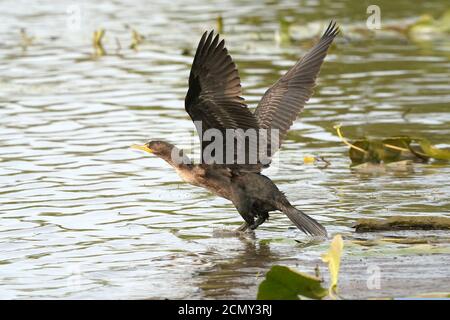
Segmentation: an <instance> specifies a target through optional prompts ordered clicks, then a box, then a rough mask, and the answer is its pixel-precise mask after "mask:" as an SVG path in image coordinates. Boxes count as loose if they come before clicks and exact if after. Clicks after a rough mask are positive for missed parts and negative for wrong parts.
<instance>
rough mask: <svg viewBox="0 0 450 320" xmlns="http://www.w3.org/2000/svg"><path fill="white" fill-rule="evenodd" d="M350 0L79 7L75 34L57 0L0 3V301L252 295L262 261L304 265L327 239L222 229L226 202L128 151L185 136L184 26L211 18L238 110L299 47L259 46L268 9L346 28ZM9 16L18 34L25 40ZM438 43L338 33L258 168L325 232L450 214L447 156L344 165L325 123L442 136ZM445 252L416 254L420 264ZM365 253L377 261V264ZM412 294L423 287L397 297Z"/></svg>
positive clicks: (433, 7)
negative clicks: (99, 36) (231, 68)
mask: <svg viewBox="0 0 450 320" xmlns="http://www.w3.org/2000/svg"><path fill="white" fill-rule="evenodd" d="M361 3H362V4H361V5H354V3H353V2H352V3H351V2H350V1H348V2H345V1H344V2H337V3H336V2H335V1H275V2H268V3H265V4H264V3H262V2H254V3H248V2H244V1H228V2H226V3H225V4H223V3H220V4H219V3H215V2H214V1H202V2H200V3H198V4H196V5H192V4H191V3H190V4H189V6H186V5H183V6H181V1H175V2H173V1H172V2H171V4H170V5H168V4H167V2H165V1H157V2H152V4H151V5H150V4H148V3H146V2H145V1H133V2H132V3H130V2H126V3H125V1H114V2H102V3H95V4H94V3H90V2H89V3H88V2H82V3H81V4H80V10H81V12H82V15H81V24H80V26H79V28H74V27H73V26H68V25H67V14H66V12H67V7H68V6H69V5H72V2H71V1H68V2H66V3H65V2H64V1H62V2H57V3H54V2H50V1H48V2H45V1H44V2H40V4H39V5H36V6H32V5H30V3H29V2H28V1H14V2H9V1H7V2H4V5H2V9H4V10H2V12H3V13H2V19H3V22H2V24H1V25H0V34H1V38H2V42H1V43H0V57H1V59H2V63H1V64H0V74H1V77H0V85H1V90H0V147H1V149H0V150H1V151H0V183H1V188H0V218H1V220H0V221H1V223H0V253H1V254H0V283H1V285H0V297H1V298H26V297H33V298H48V297H51V298H201V297H210V298H223V297H235V298H253V297H255V294H254V293H255V290H256V285H257V284H258V283H259V282H260V281H261V279H262V277H263V275H264V273H265V272H266V270H267V269H268V268H269V267H270V266H271V265H273V264H283V263H284V264H288V265H292V266H295V265H296V264H298V265H299V267H300V268H301V269H302V270H306V271H308V270H312V269H313V268H314V266H315V264H316V263H319V261H320V254H321V253H322V252H323V251H325V248H326V246H327V244H323V243H322V244H320V243H319V244H316V243H312V244H310V245H307V246H302V245H299V244H298V243H297V242H295V241H294V240H293V239H294V238H295V239H303V241H305V238H304V235H303V234H301V233H300V232H298V231H297V230H295V229H293V228H291V224H290V223H289V221H288V220H287V219H286V218H285V217H283V216H281V215H277V214H273V215H272V217H271V219H270V221H268V222H267V223H266V224H264V225H263V226H262V227H260V229H258V231H257V232H256V234H255V235H254V236H253V237H252V236H251V235H245V236H242V237H236V236H223V235H221V234H220V232H219V235H217V230H219V231H220V230H221V228H223V226H224V225H226V227H225V228H226V229H231V228H234V227H236V226H238V225H239V224H240V222H241V221H240V217H239V215H238V214H237V213H236V212H235V209H234V207H233V206H232V205H231V204H229V203H228V202H226V201H225V200H223V199H218V198H216V197H214V196H211V195H210V194H208V193H206V192H205V191H204V190H201V189H198V188H194V187H191V186H188V185H185V184H182V183H180V181H179V178H178V177H177V176H176V174H175V173H174V172H172V170H171V169H170V168H168V167H167V166H166V165H165V164H164V163H163V162H162V161H161V160H159V159H156V158H154V157H149V156H145V155H144V154H141V153H137V152H134V151H132V150H130V149H129V146H130V145H131V144H132V143H137V142H145V141H147V140H149V139H150V138H151V139H164V140H169V141H171V142H173V143H176V144H177V145H178V146H180V147H184V148H187V149H189V150H192V149H195V148H196V147H197V142H196V141H195V139H196V137H195V134H194V132H193V129H194V128H193V125H192V123H191V121H190V120H189V118H188V116H187V114H186V113H185V111H184V107H183V101H184V95H185V92H186V89H187V88H186V85H187V76H188V73H189V67H190V63H191V61H192V52H193V50H194V48H195V45H196V43H197V41H198V40H199V37H200V35H201V34H202V32H203V31H204V30H205V29H210V28H214V27H215V19H216V17H217V15H218V14H219V13H220V14H222V16H223V17H224V24H225V34H224V36H225V38H226V40H227V44H228V47H229V49H230V51H231V53H232V55H233V57H234V58H235V60H236V61H237V64H238V66H239V68H240V70H241V77H242V82H243V87H244V95H245V98H246V99H247V101H248V103H249V104H250V105H251V106H252V107H254V106H255V105H256V104H257V102H258V100H259V97H260V96H261V95H262V94H263V93H264V91H265V90H266V88H267V87H268V86H269V85H270V84H272V83H273V82H274V81H275V80H276V79H277V78H278V77H279V76H280V74H281V73H282V72H283V71H284V70H285V69H286V68H287V67H288V66H290V65H292V64H293V63H294V61H295V60H296V59H297V57H298V56H299V55H301V54H303V53H304V52H305V49H306V48H308V47H309V46H310V44H309V42H308V43H307V44H304V43H301V42H300V43H292V44H290V45H285V46H276V44H275V42H274V36H273V35H274V33H275V31H276V29H277V28H278V20H279V18H280V17H281V16H287V17H290V18H291V19H292V20H293V21H294V23H296V24H298V25H304V24H306V23H308V22H316V23H317V22H322V21H328V20H329V19H331V18H336V19H337V20H338V21H339V22H340V23H342V24H344V26H345V25H346V24H350V23H360V24H363V23H364V21H365V20H364V19H365V17H366V13H365V12H366V7H367V5H368V4H365V3H364V1H363V2H361ZM379 5H380V6H381V9H382V14H383V19H404V18H410V17H412V16H418V15H420V14H422V13H425V12H429V13H432V14H436V13H440V12H442V11H443V10H444V9H445V1H435V2H433V3H427V4H426V5H424V6H423V7H420V6H410V5H409V2H408V1H398V2H388V1H381V3H380V4H379ZM180 8H182V10H181V9H180ZM125 24H128V25H129V26H131V27H133V28H135V29H137V30H139V32H141V33H142V34H143V35H144V36H145V41H144V43H143V44H141V45H140V46H139V50H138V51H134V50H131V49H129V48H128V46H129V44H130V43H131V38H130V30H129V28H127V27H126V26H125ZM100 27H103V28H105V29H106V36H105V37H106V39H105V49H106V51H107V53H108V55H106V56H104V57H101V58H98V59H92V57H91V55H92V48H91V46H90V44H91V36H92V32H93V30H95V29H98V28H100ZM20 28H26V30H27V33H28V34H29V35H30V36H33V37H34V38H35V39H34V40H33V43H32V45H31V46H29V47H28V48H27V49H26V50H22V48H21V47H20V45H19V43H20V39H19V30H20ZM344 28H345V27H344ZM116 38H117V40H116ZM305 41H309V40H305ZM117 43H120V44H121V49H120V50H119V54H116V52H117V50H118V48H117ZM449 48H450V46H449V43H448V38H447V39H446V40H443V39H440V40H439V41H431V42H429V43H427V44H426V46H424V45H423V44H420V43H414V42H410V41H408V40H407V39H406V38H400V39H396V38H387V39H384V38H373V37H369V38H367V39H358V40H355V39H352V38H351V37H342V38H340V39H339V40H338V41H337V45H336V46H335V47H334V48H333V49H332V50H331V52H330V54H329V56H328V58H327V61H326V63H325V66H324V67H323V69H322V74H321V76H320V82H319V86H318V88H317V90H316V94H315V96H314V97H313V98H312V99H311V100H310V103H309V104H308V106H307V108H306V110H305V112H304V113H303V114H302V116H301V120H302V121H298V122H296V123H295V124H294V126H293V130H292V131H291V132H290V134H289V139H288V141H287V142H286V143H285V145H284V148H283V150H282V151H281V152H280V153H279V157H280V158H279V160H280V163H279V166H278V167H276V168H273V169H270V170H268V171H267V172H266V174H267V175H269V176H271V177H272V178H273V179H274V181H276V182H277V184H278V186H279V187H280V189H282V190H283V191H285V192H286V194H287V195H288V197H289V199H291V200H292V202H293V204H295V205H297V206H298V207H300V208H301V209H302V210H304V211H305V212H307V213H309V214H311V215H312V216H313V217H315V218H316V219H317V220H319V221H320V222H321V223H323V224H324V225H325V226H326V227H327V229H328V230H329V233H330V234H334V233H337V232H340V233H345V234H348V233H349V232H351V230H352V229H351V225H352V223H353V221H354V219H355V218H358V217H362V216H364V217H383V216H389V215H392V214H400V215H401V214H405V215H406V214H419V215H449V212H450V203H449V201H448V199H449V195H450V182H449V181H450V180H449V177H450V167H449V166H448V165H447V164H429V165H416V166H415V167H414V171H413V172H410V173H401V174H399V173H392V174H384V175H378V176H372V175H365V174H357V173H352V172H351V171H350V170H349V168H348V165H349V161H348V159H347V156H346V147H345V146H344V145H342V144H341V143H340V142H339V140H338V139H337V137H336V136H335V133H334V130H333V125H335V124H336V123H342V124H343V130H344V132H345V134H346V136H348V137H351V138H353V137H358V136H375V137H385V136H393V135H413V136H422V137H426V138H428V139H429V140H431V141H433V142H434V143H437V144H440V146H441V147H448V146H449V144H448V143H449V142H448V137H449V136H450V125H449V123H450V113H449V112H448V106H449V103H450V90H449V89H450V88H449V83H448V78H449V71H448V70H449V66H450V62H449V56H450V50H449ZM186 53H187V54H186ZM192 141H194V142H192ZM306 154H313V155H323V156H325V157H326V158H327V159H328V160H329V161H330V162H331V164H332V165H331V166H330V167H328V168H327V169H320V168H317V167H315V166H313V165H304V164H303V156H304V155H306ZM225 233H226V232H225ZM447 257H448V255H446V256H445V257H443V256H442V254H441V255H439V254H438V255H430V256H429V257H427V259H425V260H423V261H424V265H425V264H426V265H428V266H433V263H438V261H440V262H439V263H442V261H447V260H448V259H447ZM348 259H354V263H355V264H357V263H359V262H360V257H358V256H356V257H353V258H352V256H349V257H348ZM445 259H447V260H445ZM364 263H367V261H365V262H364ZM378 263H380V264H381V266H382V267H383V266H384V264H385V260H382V259H381V260H380V261H379V262H378ZM400 263H401V262H400ZM344 265H345V264H344ZM362 265H364V264H362ZM360 267H361V266H360ZM397 269H399V270H400V269H401V267H400V268H397ZM353 270H356V269H353ZM358 270H361V273H364V272H365V270H364V268H363V267H361V268H360V269H358ZM386 270H389V269H386ZM423 270H424V271H423V272H426V273H423V274H426V275H427V277H430V278H432V279H434V280H433V281H434V284H437V283H439V284H440V285H446V281H445V279H447V281H448V279H449V278H450V274H449V273H448V268H447V269H446V271H445V269H443V270H440V271H439V272H438V271H437V270H436V269H433V268H432V267H429V268H428V269H427V268H425V267H424V269H423ZM386 272H388V271H386ZM397 272H398V271H397ZM351 274H352V273H351V272H350V273H349V277H350V278H349V279H348V281H350V282H351V281H352V278H351V276H350V275H351ZM359 276H361V275H359ZM394 276H395V274H394ZM401 277H406V275H401ZM443 279H444V280H443ZM342 281H343V284H344V286H345V284H346V283H350V282H345V281H346V279H345V277H344V278H343V280H342ZM434 284H433V286H432V287H431V288H432V289H433V288H436V285H434ZM348 287H350V288H352V287H351V286H348ZM447 287H448V283H447ZM437 289H439V287H438V288H437ZM417 290H423V288H422V287H420V286H419V287H416V288H413V289H411V290H410V291H406V293H411V292H414V291H417ZM432 291H439V290H432ZM400 293H405V292H400ZM359 294H362V295H363V296H364V295H365V293H364V292H362V293H359ZM371 294H372V293H371ZM351 295H357V293H352V292H349V293H347V296H351ZM368 295H370V294H368Z"/></svg>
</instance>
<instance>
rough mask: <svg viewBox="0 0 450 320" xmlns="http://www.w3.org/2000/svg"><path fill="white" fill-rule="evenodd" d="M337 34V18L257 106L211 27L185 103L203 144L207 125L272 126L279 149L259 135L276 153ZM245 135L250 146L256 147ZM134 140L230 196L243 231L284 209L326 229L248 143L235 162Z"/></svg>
mask: <svg viewBox="0 0 450 320" xmlns="http://www.w3.org/2000/svg"><path fill="white" fill-rule="evenodd" d="M338 33H339V28H338V27H337V26H336V23H335V22H333V21H332V22H331V23H330V24H329V26H328V28H327V29H326V31H325V33H324V34H323V36H322V37H321V39H320V40H319V41H318V43H317V44H316V45H315V46H314V47H313V48H312V49H311V50H310V51H309V52H308V53H306V54H305V55H304V57H303V58H301V59H300V60H299V61H298V62H297V63H296V64H295V65H294V66H293V67H292V68H291V69H290V70H289V71H288V72H287V73H286V74H285V75H284V76H283V77H281V78H280V79H279V80H278V81H277V82H276V83H275V84H274V85H273V86H272V87H271V88H269V89H268V90H267V91H266V93H265V94H264V96H263V97H262V99H261V101H260V102H259V104H258V106H257V108H256V110H255V112H254V113H252V112H251V111H250V110H249V109H248V108H247V106H246V104H245V103H244V99H243V98H241V94H242V93H241V84H240V78H239V74H238V70H237V67H236V65H235V63H234V62H233V60H232V59H231V56H230V55H229V54H228V51H227V49H226V48H225V43H224V40H221V41H219V35H216V36H214V31H211V32H209V33H208V32H205V33H204V34H203V36H202V38H201V40H200V43H199V45H198V47H197V51H196V53H195V57H194V61H193V64H192V68H191V72H190V76H189V89H188V92H187V95H186V99H185V108H186V111H187V113H188V114H189V116H190V117H191V119H192V121H194V123H195V125H196V127H197V131H198V133H199V136H200V140H201V147H202V151H205V149H206V148H208V143H207V141H204V139H203V137H204V134H205V132H207V130H209V129H216V130H218V131H219V132H221V133H225V131H226V130H228V129H243V130H248V129H254V130H261V129H265V130H273V129H275V130H273V131H271V132H276V134H277V136H276V137H275V138H277V139H278V146H276V148H275V147H274V146H271V145H270V143H269V142H266V141H268V140H269V139H268V138H266V140H258V141H265V143H266V144H267V146H268V147H269V149H270V148H272V149H270V153H269V156H272V155H273V153H274V152H276V150H277V149H278V148H279V144H280V143H281V141H283V139H284V138H285V137H286V133H287V131H288V130H289V128H290V126H291V125H292V123H293V121H294V120H295V119H296V117H297V115H298V114H299V113H300V112H301V111H302V110H303V107H304V105H305V104H306V102H307V101H308V100H309V98H310V97H311V96H312V94H313V88H314V86H315V80H316V78H317V75H318V74H319V71H320V67H321V65H322V63H323V60H324V58H325V56H326V54H327V50H328V48H329V47H330V45H331V43H332V42H333V39H334V38H335V37H336V35H337V34H338ZM199 124H200V125H199ZM234 139H238V138H236V137H235V138H234ZM245 141H246V142H245V145H246V146H247V147H249V149H251V148H250V145H249V144H248V142H247V140H245ZM271 141H272V140H271ZM132 147H133V148H135V149H140V150H144V151H146V152H149V153H152V154H154V155H156V156H158V157H160V158H162V159H163V160H165V161H166V162H167V163H169V164H170V165H171V166H172V167H173V168H174V169H175V170H176V171H177V173H178V175H179V176H180V177H181V178H182V179H183V180H184V181H185V182H188V183H190V184H192V185H195V186H199V187H203V188H206V189H207V190H209V191H211V192H212V193H214V194H216V195H218V196H220V197H223V198H226V199H228V200H230V201H231V202H232V203H233V204H234V206H235V207H236V209H237V211H238V212H239V214H240V215H241V216H242V218H243V219H244V220H245V222H244V224H243V225H242V226H241V227H240V228H239V229H238V230H240V231H245V230H246V229H247V228H250V229H252V230H253V229H256V228H257V227H258V226H259V225H260V224H262V223H263V222H264V221H265V220H266V219H267V218H268V217H269V212H270V211H276V210H278V211H282V212H283V213H285V214H286V215H287V216H288V217H289V219H290V220H291V221H292V222H293V223H294V224H295V225H296V226H297V227H298V228H299V229H300V230H302V231H303V232H305V233H307V234H310V235H314V236H326V235H327V232H326V229H325V228H324V227H323V226H322V225H321V224H320V223H318V222H317V221H316V220H314V219H313V218H311V217H309V216H308V215H306V214H305V213H303V212H302V211H300V210H298V209H296V208H295V207H293V206H292V205H291V204H290V203H289V201H288V200H287V198H286V197H285V195H284V194H283V193H282V192H281V191H280V190H279V189H278V188H277V186H276V185H275V184H274V183H273V182H272V181H271V180H270V179H269V178H268V177H266V176H264V175H262V174H261V170H262V169H263V168H264V167H267V164H266V165H263V164H262V163H261V161H260V160H259V158H258V160H257V162H256V163H250V162H249V161H248V155H249V152H250V151H248V150H246V151H245V152H246V158H245V161H244V162H241V163H236V161H235V160H236V157H234V158H233V159H232V160H233V162H232V163H228V162H221V161H215V162H214V161H212V162H211V161H209V162H207V163H205V162H204V161H201V163H199V164H192V163H191V162H190V159H189V158H188V157H187V156H185V155H183V153H182V151H181V150H179V149H177V148H176V147H175V146H174V145H172V144H170V143H167V142H164V141H150V142H148V143H146V144H145V145H133V146H132ZM224 150H225V149H224ZM214 152H217V150H215V151H214ZM236 152H237V151H236V149H235V147H234V145H233V153H234V154H233V156H236ZM252 152H254V150H253V151H252ZM202 159H203V152H202ZM223 159H225V158H223ZM227 159H228V158H227Z"/></svg>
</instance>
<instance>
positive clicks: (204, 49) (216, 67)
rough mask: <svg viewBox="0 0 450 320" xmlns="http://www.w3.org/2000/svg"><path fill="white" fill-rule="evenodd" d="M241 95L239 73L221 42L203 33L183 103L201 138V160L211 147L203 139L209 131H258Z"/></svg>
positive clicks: (252, 115) (212, 32)
mask: <svg viewBox="0 0 450 320" xmlns="http://www.w3.org/2000/svg"><path fill="white" fill-rule="evenodd" d="M241 94H242V93H241V81H240V78H239V73H238V70H237V67H236V64H235V63H234V62H233V60H232V59H231V56H230V55H229V54H228V50H227V49H226V48H225V42H224V40H222V41H220V42H219V35H216V36H214V31H211V32H210V33H209V34H208V33H207V32H205V33H204V34H203V36H202V38H201V40H200V43H199V44H198V47H197V51H196V53H195V58H194V62H193V64H192V68H191V73H190V76H189V90H188V92H187V95H186V99H185V108H186V111H187V113H188V114H189V116H190V117H191V119H192V121H194V123H195V124H196V127H197V132H198V134H199V136H200V140H201V143H202V156H203V151H204V149H205V148H206V147H207V145H208V144H209V143H210V141H204V140H203V139H202V138H203V135H204V134H205V132H206V131H207V130H208V129H217V130H219V131H220V132H222V133H225V130H226V129H243V130H247V129H250V128H253V129H255V130H257V128H258V123H257V121H256V118H255V116H254V114H253V113H252V112H250V110H249V109H248V108H247V106H246V105H245V103H244V99H243V98H241ZM224 144H225V140H224ZM202 159H203V157H202Z"/></svg>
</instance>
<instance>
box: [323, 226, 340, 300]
mask: <svg viewBox="0 0 450 320" xmlns="http://www.w3.org/2000/svg"><path fill="white" fill-rule="evenodd" d="M343 249H344V241H343V240H342V236H341V235H340V234H338V235H336V236H334V238H333V240H332V241H331V245H330V249H329V250H328V252H327V253H325V254H323V255H322V260H323V262H325V263H328V270H329V272H330V279H331V283H330V288H329V295H330V296H331V297H334V296H335V294H336V293H337V284H338V279H339V268H340V266H341V255H342V250H343Z"/></svg>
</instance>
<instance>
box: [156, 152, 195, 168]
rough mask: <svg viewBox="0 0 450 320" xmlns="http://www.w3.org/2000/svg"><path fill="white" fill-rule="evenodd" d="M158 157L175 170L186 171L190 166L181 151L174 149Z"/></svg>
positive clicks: (189, 161)
mask: <svg viewBox="0 0 450 320" xmlns="http://www.w3.org/2000/svg"><path fill="white" fill-rule="evenodd" d="M159 157H160V158H161V159H163V160H164V161H166V162H167V163H168V164H170V165H171V166H172V167H174V168H175V169H177V170H183V169H186V168H187V167H189V166H190V164H191V159H190V158H189V157H188V156H186V155H185V154H184V152H183V150H180V149H178V148H176V147H174V148H173V149H172V150H171V152H168V153H167V154H161V155H159Z"/></svg>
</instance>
